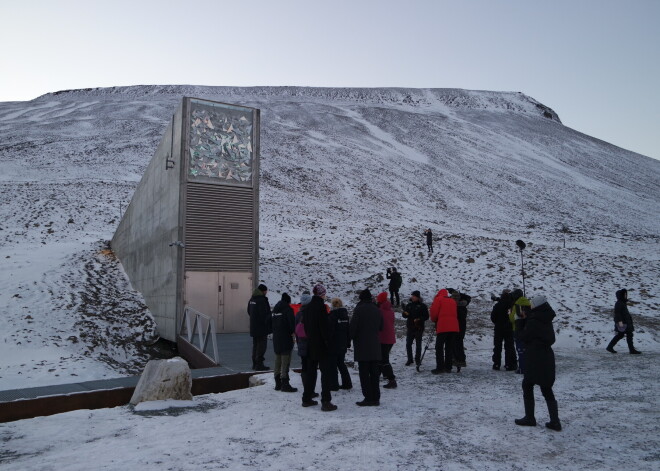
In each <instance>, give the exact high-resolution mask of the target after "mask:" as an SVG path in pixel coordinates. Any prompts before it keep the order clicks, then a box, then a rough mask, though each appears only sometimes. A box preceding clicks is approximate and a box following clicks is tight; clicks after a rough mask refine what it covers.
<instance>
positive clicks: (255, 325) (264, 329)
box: [247, 284, 272, 371]
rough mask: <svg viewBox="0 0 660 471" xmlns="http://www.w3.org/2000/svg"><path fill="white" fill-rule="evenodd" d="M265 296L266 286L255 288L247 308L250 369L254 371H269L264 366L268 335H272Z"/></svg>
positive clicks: (268, 367) (268, 306) (269, 314)
mask: <svg viewBox="0 0 660 471" xmlns="http://www.w3.org/2000/svg"><path fill="white" fill-rule="evenodd" d="M266 294H268V288H267V287H266V285H263V284H261V285H259V286H257V289H255V290H254V291H253V292H252V297H251V298H250V301H249V302H248V307H247V312H248V315H249V316H250V337H252V369H253V370H256V371H267V370H270V366H266V365H264V361H265V357H264V355H265V354H266V348H267V345H268V334H270V333H272V324H271V313H270V303H269V302H268V298H267V297H266Z"/></svg>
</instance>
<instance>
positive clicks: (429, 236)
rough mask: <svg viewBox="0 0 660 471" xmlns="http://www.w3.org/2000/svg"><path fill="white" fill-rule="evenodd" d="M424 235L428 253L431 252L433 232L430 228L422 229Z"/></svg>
mask: <svg viewBox="0 0 660 471" xmlns="http://www.w3.org/2000/svg"><path fill="white" fill-rule="evenodd" d="M424 234H425V235H426V247H427V248H428V249H429V255H430V254H432V253H433V232H432V231H431V228H428V229H426V230H425V231H424Z"/></svg>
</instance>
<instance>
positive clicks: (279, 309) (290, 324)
mask: <svg viewBox="0 0 660 471" xmlns="http://www.w3.org/2000/svg"><path fill="white" fill-rule="evenodd" d="M272 317H273V321H272V322H273V351H274V352H275V371H274V375H275V390H276V391H282V392H296V391H298V389H297V388H294V387H292V386H291V384H290V383H289V365H290V364H291V352H292V351H293V335H294V334H293V333H294V329H295V327H296V318H295V316H294V314H293V309H292V308H291V296H289V295H288V294H287V293H284V294H282V299H281V300H280V301H279V302H278V303H277V304H276V305H275V307H274V308H273V316H272Z"/></svg>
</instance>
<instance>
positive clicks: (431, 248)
mask: <svg viewBox="0 0 660 471" xmlns="http://www.w3.org/2000/svg"><path fill="white" fill-rule="evenodd" d="M426 246H427V247H428V248H429V253H431V252H433V242H427V243H426Z"/></svg>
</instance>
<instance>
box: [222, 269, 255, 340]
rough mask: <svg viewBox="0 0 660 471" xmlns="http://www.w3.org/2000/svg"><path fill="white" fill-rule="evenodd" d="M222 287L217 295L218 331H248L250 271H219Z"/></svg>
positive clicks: (250, 293)
mask: <svg viewBox="0 0 660 471" xmlns="http://www.w3.org/2000/svg"><path fill="white" fill-rule="evenodd" d="M219 275H220V278H221V280H222V284H221V286H222V288H221V290H220V296H219V299H220V301H219V306H220V308H219V312H220V319H221V321H220V322H219V324H218V331H219V332H222V333H234V332H249V331H250V317H249V316H248V314H247V305H248V302H249V301H250V297H251V296H252V273H250V272H220V273H219Z"/></svg>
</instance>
